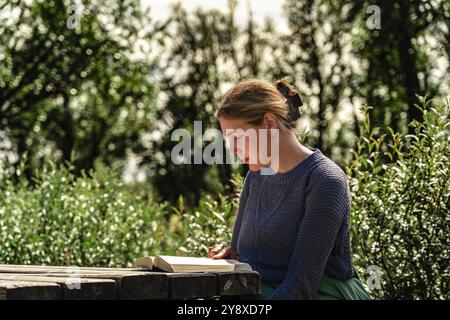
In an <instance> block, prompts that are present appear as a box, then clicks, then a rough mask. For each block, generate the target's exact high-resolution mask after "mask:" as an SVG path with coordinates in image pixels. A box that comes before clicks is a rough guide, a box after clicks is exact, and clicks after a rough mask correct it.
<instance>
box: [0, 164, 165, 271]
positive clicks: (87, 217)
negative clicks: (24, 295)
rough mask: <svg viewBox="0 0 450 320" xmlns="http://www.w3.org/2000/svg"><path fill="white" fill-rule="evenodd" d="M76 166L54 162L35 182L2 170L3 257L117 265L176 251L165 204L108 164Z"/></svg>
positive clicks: (0, 255)
mask: <svg viewBox="0 0 450 320" xmlns="http://www.w3.org/2000/svg"><path fill="white" fill-rule="evenodd" d="M71 169H72V168H71V167H70V166H66V165H61V166H56V165H53V164H51V165H49V166H48V167H46V168H44V169H43V170H41V171H39V172H37V173H36V176H35V178H34V179H33V181H32V182H29V181H27V180H26V179H25V178H22V176H21V172H20V169H19V170H18V171H17V172H16V173H15V174H14V175H13V174H10V173H7V172H5V171H2V170H1V169H0V263H9V264H11V263H14V264H49V265H74V264H75V265H80V266H105V267H118V266H131V265H132V261H133V259H134V258H136V257H139V256H142V255H144V254H145V255H147V254H155V253H160V252H165V253H172V252H173V250H171V248H170V247H168V245H167V242H166V239H165V237H164V235H165V230H166V228H167V218H166V216H167V211H166V210H165V207H164V206H162V205H154V204H152V203H149V202H148V201H144V200H143V199H141V198H140V197H136V196H135V195H132V194H130V193H129V192H128V191H127V190H126V187H125V186H124V185H123V183H122V181H121V179H120V177H117V176H116V175H115V174H114V173H112V172H110V171H108V170H106V169H104V170H99V171H95V172H91V173H90V176H88V175H86V174H83V176H81V177H76V176H75V175H73V174H72V172H71Z"/></svg>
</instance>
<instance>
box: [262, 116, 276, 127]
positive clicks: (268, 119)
mask: <svg viewBox="0 0 450 320" xmlns="http://www.w3.org/2000/svg"><path fill="white" fill-rule="evenodd" d="M263 124H264V128H265V129H279V125H278V119H277V117H276V116H275V115H274V114H273V113H272V112H266V114H264V120H263Z"/></svg>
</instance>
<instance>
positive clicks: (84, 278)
mask: <svg viewBox="0 0 450 320" xmlns="http://www.w3.org/2000/svg"><path fill="white" fill-rule="evenodd" d="M260 292H261V278H260V275H259V273H257V272H254V271H250V272H249V271H245V272H242V271H240V272H221V273H166V272H154V271H147V270H144V269H138V268H87V267H80V268H78V267H57V266H34V265H33V266H31V265H8V264H0V300H4V299H6V300H10V299H11V300H13V299H46V300H61V299H63V300H74V299H83V300H91V299H95V300H99V299H101V300H104V299H109V300H111V299H119V300H121V299H165V300H167V299H239V298H243V297H246V298H249V297H250V298H251V297H252V296H254V295H257V294H259V293H260Z"/></svg>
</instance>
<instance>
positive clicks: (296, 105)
mask: <svg viewBox="0 0 450 320" xmlns="http://www.w3.org/2000/svg"><path fill="white" fill-rule="evenodd" d="M275 86H276V87H277V90H278V91H279V92H280V93H281V94H282V95H283V96H284V97H285V98H286V100H287V103H288V107H289V113H288V117H289V120H290V121H296V120H298V119H300V117H301V114H300V107H301V106H302V105H303V102H302V99H301V98H300V94H299V93H298V91H297V89H296V88H295V87H294V86H292V85H290V84H289V82H288V80H287V78H283V79H280V80H277V81H276V82H275Z"/></svg>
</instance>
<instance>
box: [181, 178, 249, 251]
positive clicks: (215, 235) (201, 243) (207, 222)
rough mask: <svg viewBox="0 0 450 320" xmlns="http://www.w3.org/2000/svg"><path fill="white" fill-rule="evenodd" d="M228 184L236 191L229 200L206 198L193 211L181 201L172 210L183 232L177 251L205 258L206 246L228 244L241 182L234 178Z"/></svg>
mask: <svg viewBox="0 0 450 320" xmlns="http://www.w3.org/2000/svg"><path fill="white" fill-rule="evenodd" d="M231 182H232V184H233V185H234V187H235V189H236V190H238V192H237V193H234V194H231V195H229V196H224V195H218V197H216V198H217V199H214V198H213V197H212V196H211V195H205V196H203V197H202V198H201V199H200V203H199V206H198V207H197V208H194V209H188V208H186V207H185V205H184V202H183V198H182V197H180V200H179V203H178V207H177V208H173V209H174V212H175V216H174V219H175V220H176V221H177V223H178V225H179V228H180V230H182V232H181V235H180V246H179V247H178V250H179V251H180V252H182V253H184V254H189V255H194V256H206V255H207V252H208V247H209V246H212V245H215V244H221V243H223V244H228V243H230V242H231V235H232V231H233V226H234V221H235V218H236V211H237V208H238V205H239V196H240V190H241V189H242V185H243V178H242V177H241V176H240V175H237V174H236V175H234V176H233V179H232V181H231Z"/></svg>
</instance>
